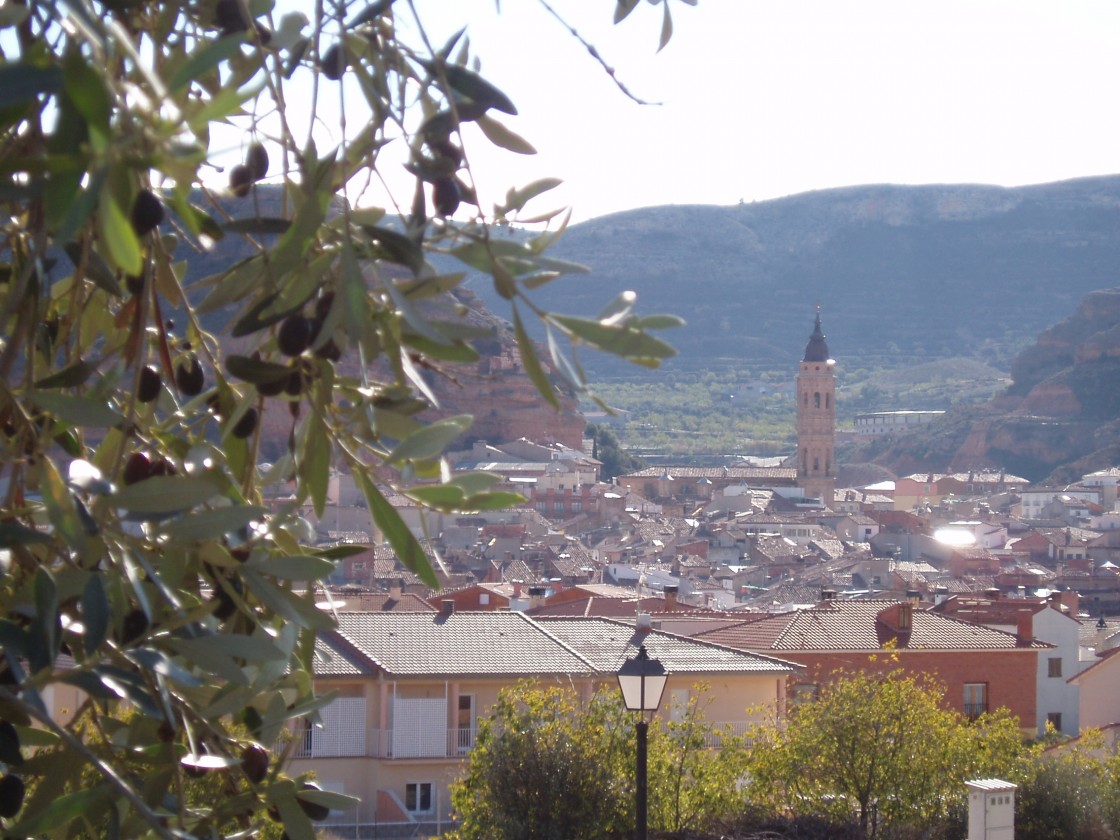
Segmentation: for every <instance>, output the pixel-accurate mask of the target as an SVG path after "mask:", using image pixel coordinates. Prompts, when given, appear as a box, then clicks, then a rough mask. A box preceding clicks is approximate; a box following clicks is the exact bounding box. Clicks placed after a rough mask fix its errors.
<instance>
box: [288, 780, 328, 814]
mask: <svg viewBox="0 0 1120 840" xmlns="http://www.w3.org/2000/svg"><path fill="white" fill-rule="evenodd" d="M300 790H314V791H319V790H322V788H321V787H319V786H318V785H316V784H312V783H311V782H304V783H303V784H302V785H301V786H300ZM296 800H297V801H298V802H299V807H301V808H302V809H303V813H305V814H307V818H308V819H309V820H313V821H315V822H322V821H323V820H325V819H326V818H327V817H329V816H330V815H331V809H330V808H328V807H327V806H326V805H320V804H319V803H318V802H309V801H308V800H306V799H303V798H301V797H299V796H298V795H297V796H296Z"/></svg>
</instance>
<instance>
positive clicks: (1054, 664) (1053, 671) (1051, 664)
mask: <svg viewBox="0 0 1120 840" xmlns="http://www.w3.org/2000/svg"><path fill="white" fill-rule="evenodd" d="M1046 665H1047V669H1046V676H1048V677H1060V676H1061V675H1062V658H1061V657H1060V656H1051V657H1050V658H1049V659H1047V660H1046Z"/></svg>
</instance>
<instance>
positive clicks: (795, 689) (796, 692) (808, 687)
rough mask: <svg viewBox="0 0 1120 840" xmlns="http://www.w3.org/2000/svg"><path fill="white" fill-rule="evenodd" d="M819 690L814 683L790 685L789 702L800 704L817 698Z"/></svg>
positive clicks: (795, 704) (793, 704) (794, 704)
mask: <svg viewBox="0 0 1120 840" xmlns="http://www.w3.org/2000/svg"><path fill="white" fill-rule="evenodd" d="M818 694H819V692H818V690H817V686H815V685H813V684H812V683H798V684H797V685H791V686H790V687H789V703H790V705H791V706H800V705H801V704H802V703H810V702H812V701H813V700H816V699H817V696H818Z"/></svg>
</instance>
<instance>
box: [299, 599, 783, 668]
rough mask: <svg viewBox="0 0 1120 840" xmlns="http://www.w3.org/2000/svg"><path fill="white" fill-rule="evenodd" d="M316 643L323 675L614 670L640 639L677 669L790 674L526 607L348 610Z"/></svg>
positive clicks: (738, 654) (672, 639)
mask: <svg viewBox="0 0 1120 840" xmlns="http://www.w3.org/2000/svg"><path fill="white" fill-rule="evenodd" d="M338 621H339V629H338V630H336V631H331V632H328V633H324V634H323V635H322V636H321V637H320V640H319V643H318V644H317V646H316V652H317V656H316V673H317V674H318V675H331V676H350V675H354V676H356V675H363V674H372V673H377V672H378V671H381V672H384V673H386V674H388V675H390V676H410V675H416V676H461V675H470V676H518V677H519V676H535V675H544V674H548V675H556V674H570V675H584V674H595V673H598V674H613V673H615V672H616V671H617V670H618V668H619V666H620V665H621V664H622V662H623V661H624V660H625V659H627V658H628V657H630V656H633V655H634V653H635V652H636V651H637V648H638V646H639V645H641V644H643V643H644V644H645V645H646V649H647V650H648V651H649V653H650V655H651V656H655V657H657V658H658V659H660V660H661V661H662V662H663V663H664V665H665V667H666V668H667V669H668V670H669V671H670V672H671V673H687V674H705V673H725V672H740V673H741V672H751V673H770V674H781V673H788V672H789V671H790V670H791V669H792V668H793V667H795V666H792V665H790V664H789V663H786V662H783V661H781V660H779V659H775V658H772V657H768V656H762V655H758V654H753V653H744V652H743V651H739V650H734V649H732V648H727V647H721V646H720V645H718V644H714V643H712V642H708V641H699V640H694V639H688V638H686V637H683V636H675V635H673V634H671V633H663V632H660V631H656V630H653V631H648V632H638V631H636V630H635V628H634V626H633V625H630V624H626V623H625V622H620V621H609V620H607V619H576V618H557V619H548V620H541V621H534V620H533V619H530V618H528V617H526V616H524V615H522V614H520V613H494V612H471V613H468V612H457V613H452V614H450V615H442V614H436V615H432V614H423V613H343V614H340V615H339V616H338Z"/></svg>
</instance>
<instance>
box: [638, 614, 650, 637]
mask: <svg viewBox="0 0 1120 840" xmlns="http://www.w3.org/2000/svg"><path fill="white" fill-rule="evenodd" d="M634 625H635V628H636V629H637V631H638V632H639V633H648V632H649V631H650V630H652V629H653V621H652V620H651V619H650V617H649V613H638V619H637V621H636V622H635V623H634Z"/></svg>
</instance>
